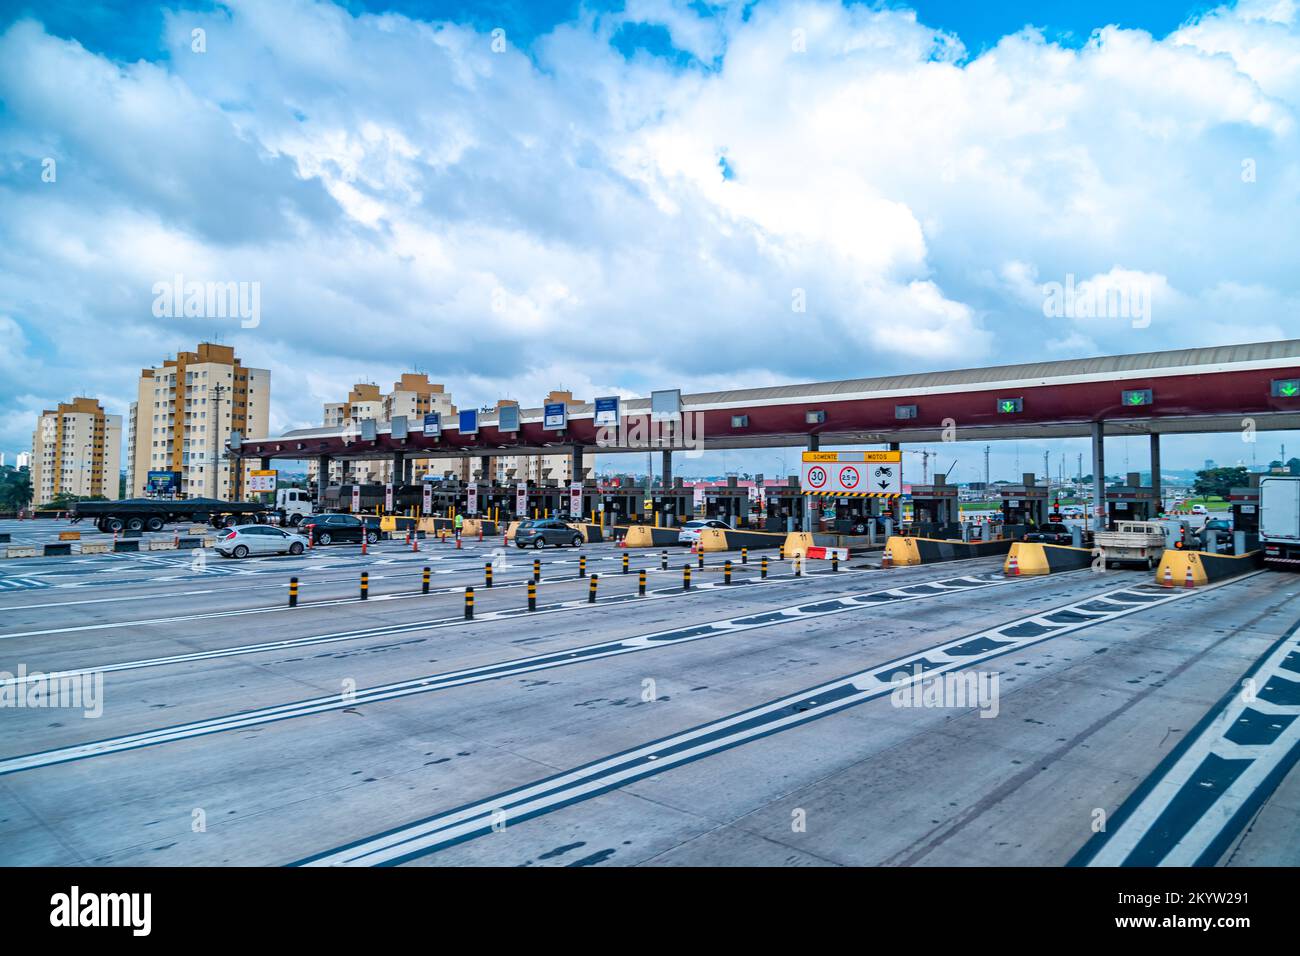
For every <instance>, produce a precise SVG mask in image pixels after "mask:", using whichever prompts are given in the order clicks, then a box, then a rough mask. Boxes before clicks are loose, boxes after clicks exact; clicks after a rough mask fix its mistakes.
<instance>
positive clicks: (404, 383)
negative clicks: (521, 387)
mask: <svg viewBox="0 0 1300 956" xmlns="http://www.w3.org/2000/svg"><path fill="white" fill-rule="evenodd" d="M430 412H438V413H439V414H440V415H441V416H442V420H443V422H444V423H446V422H447V421H449V420H450V419H451V418H452V416H454V415H455V414H456V406H455V405H454V404H453V403H452V400H451V395H450V394H449V393H448V392H447V390H446V389H445V387H444V386H442V385H439V384H437V383H435V382H430V381H429V376H428V375H425V374H423V373H419V372H404V373H402V377H401V379H400V380H398V381H396V382H394V383H393V388H392V391H390V392H387V393H384V392H381V391H380V390H379V386H378V385H375V384H372V383H365V382H360V383H358V384H356V385H354V386H352V390H351V391H350V392H349V393H348V400H347V401H346V402H328V403H326V405H325V414H324V425H325V427H326V428H341V427H343V426H345V425H349V424H350V425H352V426H354V427H355V428H356V429H357V430H358V431H359V430H360V428H361V422H362V421H364V420H365V419H367V418H370V419H374V420H375V422H376V423H378V422H391V421H392V420H393V418H394V417H397V416H402V415H405V416H406V424H407V427H408V428H409V429H410V430H411V433H412V434H418V433H419V432H420V430H421V429H422V428H423V427H424V416H425V415H427V414H429V413H430ZM346 467H347V472H346V476H347V480H348V483H349V484H351V483H354V482H355V483H360V484H367V483H374V482H378V483H385V482H388V481H391V480H393V462H392V459H391V458H383V459H376V460H373V461H363V460H357V461H349V462H347V465H346ZM467 467H468V465H467V463H464V462H457V463H455V464H452V463H449V462H448V461H445V460H442V461H440V460H437V459H415V462H414V469H415V471H414V474H415V476H416V478H417V479H418V478H419V477H420V476H421V475H423V474H424V473H425V472H435V473H437V474H442V472H443V471H444V470H447V469H450V470H452V471H455V472H456V473H457V474H460V473H461V472H462V471H464V470H465V469H466V468H467ZM316 471H317V465H316V463H315V462H314V461H310V462H308V465H307V473H308V476H309V477H310V478H311V479H312V480H313V481H314V480H315V478H316ZM343 480H344V462H342V461H332V462H331V463H330V474H329V482H330V484H342V483H343ZM398 480H399V481H400V476H399V478H398Z"/></svg>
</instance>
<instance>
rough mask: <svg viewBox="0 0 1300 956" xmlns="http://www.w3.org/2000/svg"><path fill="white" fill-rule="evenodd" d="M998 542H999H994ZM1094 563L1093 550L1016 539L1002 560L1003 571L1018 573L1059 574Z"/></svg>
mask: <svg viewBox="0 0 1300 956" xmlns="http://www.w3.org/2000/svg"><path fill="white" fill-rule="evenodd" d="M992 543H993V544H997V542H992ZM1090 564H1092V551H1091V550H1090V549H1088V548H1073V547H1070V546H1069V545H1064V544H1035V543H1031V542H1026V541H1015V542H1013V543H1012V545H1011V548H1010V549H1009V550H1008V551H1007V558H1006V560H1005V561H1003V562H1002V570H1003V573H1006V574H1017V575H1038V574H1059V573H1060V572H1062V571H1078V570H1079V569H1080V568H1086V567H1088V566H1089V565H1090Z"/></svg>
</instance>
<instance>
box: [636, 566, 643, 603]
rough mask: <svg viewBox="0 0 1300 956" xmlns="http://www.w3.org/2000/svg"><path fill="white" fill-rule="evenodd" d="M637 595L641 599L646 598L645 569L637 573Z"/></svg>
mask: <svg viewBox="0 0 1300 956" xmlns="http://www.w3.org/2000/svg"><path fill="white" fill-rule="evenodd" d="M636 593H637V595H638V596H639V597H645V568H642V569H641V570H640V571H638V572H637V573H636Z"/></svg>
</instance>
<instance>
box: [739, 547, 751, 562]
mask: <svg viewBox="0 0 1300 956" xmlns="http://www.w3.org/2000/svg"><path fill="white" fill-rule="evenodd" d="M740 563H741V564H749V548H741V549H740Z"/></svg>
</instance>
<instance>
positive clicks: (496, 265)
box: [0, 0, 1300, 447]
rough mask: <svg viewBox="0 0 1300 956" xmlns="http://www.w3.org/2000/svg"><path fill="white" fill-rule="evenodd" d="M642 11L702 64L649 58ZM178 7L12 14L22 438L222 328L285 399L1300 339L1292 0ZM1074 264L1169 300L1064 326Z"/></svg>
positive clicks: (1298, 49)
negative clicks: (73, 23) (62, 24)
mask: <svg viewBox="0 0 1300 956" xmlns="http://www.w3.org/2000/svg"><path fill="white" fill-rule="evenodd" d="M624 23H652V24H653V23H658V24H661V25H663V26H664V27H665V28H666V29H667V30H668V32H669V34H670V36H671V39H672V42H673V44H674V46H676V47H677V48H678V49H680V50H686V51H688V52H690V53H691V54H693V55H694V56H695V57H696V58H697V59H698V60H699V61H701V62H702V63H704V64H705V65H706V66H705V67H700V66H698V65H697V66H693V67H691V68H687V69H682V68H681V67H680V66H678V65H677V64H676V63H675V62H670V61H669V60H666V59H656V58H655V57H653V56H651V55H639V56H636V57H634V58H632V59H631V60H628V59H625V58H624V57H623V56H622V55H621V54H620V53H618V52H617V51H616V50H614V49H613V48H612V47H611V46H610V43H609V41H610V39H611V37H612V36H613V35H614V33H615V31H617V30H618V29H619V27H620V26H621V25H622V24H624ZM195 26H202V27H203V28H204V29H206V31H207V52H206V53H203V54H195V53H192V52H191V51H190V49H189V39H190V30H191V29H192V28H194V27H195ZM796 31H798V33H797V34H796ZM167 36H168V42H169V46H170V57H169V58H168V59H167V60H164V61H161V62H159V63H147V62H138V63H131V64H120V63H115V62H111V61H109V60H106V59H104V58H102V57H99V56H96V55H94V54H92V53H89V52H88V51H86V50H85V49H83V48H82V47H81V46H79V45H78V44H76V43H75V42H71V41H66V40H62V39H58V38H55V37H51V36H49V35H47V34H46V33H45V32H44V31H43V29H42V28H41V27H40V26H39V24H37V23H35V22H33V21H21V22H19V23H17V24H16V25H14V26H13V27H11V28H10V29H9V30H8V32H7V33H5V34H4V35H3V36H0V99H2V100H3V101H4V102H5V104H6V114H5V116H4V117H3V118H0V169H3V170H5V173H4V175H3V178H0V203H3V204H4V206H5V209H6V216H5V217H4V220H3V222H0V240H3V242H2V243H0V313H3V314H5V315H8V316H10V317H12V321H13V323H14V324H15V326H16V328H17V335H18V336H19V337H20V340H21V342H22V349H23V355H24V359H23V362H22V366H23V368H22V370H20V371H19V372H18V373H15V374H14V375H12V376H10V378H9V380H8V381H7V382H5V383H4V384H3V385H0V405H3V407H4V410H5V413H6V415H5V417H4V418H3V419H0V421H3V422H4V423H5V424H4V425H3V426H0V427H3V429H4V430H3V431H2V432H0V447H3V446H4V445H9V446H17V445H19V444H24V443H25V441H26V437H25V435H26V433H29V432H30V428H31V424H30V423H25V422H23V421H21V420H20V419H21V418H22V415H16V414H14V412H13V410H14V409H16V408H18V407H19V406H20V402H22V403H24V404H23V407H24V409H25V407H26V403H27V400H26V399H20V396H22V395H26V396H32V395H37V394H39V396H40V401H39V402H38V404H40V403H44V404H49V403H51V402H54V401H58V400H65V399H66V398H68V397H70V395H71V394H72V392H73V391H76V390H79V384H85V386H86V387H87V388H91V389H97V390H98V391H96V392H95V394H98V395H100V396H102V397H103V398H104V399H105V400H106V401H107V402H108V403H109V405H110V410H111V411H117V412H125V406H126V403H127V402H128V401H130V399H131V397H132V395H131V393H132V390H133V387H134V381H135V374H136V372H137V369H138V367H139V366H144V365H150V364H155V363H157V362H159V361H160V360H161V359H162V358H163V357H164V356H165V355H167V354H169V353H170V352H174V351H176V350H178V349H182V348H192V347H193V345H194V343H195V342H196V341H197V340H198V339H200V338H203V337H207V336H208V335H211V334H214V333H216V334H221V335H223V336H224V340H225V341H226V342H227V343H229V344H233V345H235V346H236V348H237V350H238V352H239V354H240V355H241V357H242V358H243V359H244V360H245V361H246V362H247V363H249V364H252V365H260V366H265V367H269V368H271V369H272V370H273V410H274V419H273V424H274V425H275V426H276V427H287V426H291V425H296V424H303V423H307V422H313V421H317V420H318V419H319V416H320V404H321V403H322V402H323V401H328V400H331V399H338V398H340V397H342V395H343V394H344V392H345V390H346V388H347V386H348V385H349V384H350V383H351V381H353V380H354V379H355V378H357V377H358V376H361V377H365V378H370V379H373V380H376V381H379V382H381V383H387V382H390V381H392V380H394V379H395V378H396V376H397V374H399V373H400V372H401V371H402V370H403V369H408V368H410V367H412V366H419V367H421V368H422V369H425V370H427V371H429V372H430V373H431V374H432V375H433V376H434V378H435V379H440V380H444V381H445V382H446V383H447V384H448V386H449V388H450V389H451V391H452V392H453V394H454V396H455V397H456V399H457V401H458V402H461V403H463V404H466V405H469V404H480V403H486V402H491V401H493V400H494V399H495V398H497V397H500V396H503V395H509V396H512V397H515V398H517V399H519V400H521V401H523V402H525V403H526V404H532V403H535V402H537V401H538V400H539V399H540V398H541V396H542V395H543V394H544V392H545V391H546V390H547V389H549V388H551V387H555V386H557V385H559V383H560V382H564V383H565V385H566V386H571V387H573V388H574V390H575V392H577V393H579V394H582V395H584V397H591V395H592V394H595V393H596V392H600V393H602V394H605V393H619V392H621V393H623V394H628V393H630V392H640V393H642V394H644V393H645V392H646V391H648V390H649V389H650V388H653V387H672V386H681V387H684V388H687V389H693V388H713V387H725V386H738V385H757V384H767V383H771V382H780V381H794V380H806V379H827V378H833V377H838V376H854V375H864V374H872V373H883V372H890V371H897V370H925V369H929V368H934V367H940V366H948V367H952V366H969V365H978V364H981V363H986V362H990V361H994V362H998V363H1004V362H1010V361H1017V360H1032V359H1035V358H1039V357H1041V356H1042V355H1043V354H1044V352H1047V353H1049V354H1052V355H1053V356H1059V355H1069V354H1081V353H1085V352H1086V353H1089V354H1095V353H1097V352H1107V351H1147V350H1151V349H1158V348H1169V347H1175V346H1181V345H1185V344H1196V343H1198V342H1221V341H1231V340H1251V339H1260V338H1273V337H1284V336H1287V335H1295V334H1297V328H1296V321H1295V319H1294V316H1295V314H1296V310H1295V304H1296V301H1297V298H1300V289H1297V279H1296V273H1295V269H1294V249H1295V248H1296V246H1297V239H1300V236H1298V235H1297V224H1296V221H1295V217H1294V215H1293V210H1294V209H1295V208H1296V206H1297V202H1296V201H1297V199H1300V162H1298V161H1297V157H1298V156H1300V151H1298V150H1297V149H1296V146H1297V143H1296V136H1297V132H1296V122H1295V120H1296V110H1297V107H1298V106H1300V24H1298V23H1297V17H1296V11H1295V7H1294V4H1291V3H1287V2H1274V3H1251V4H1247V5H1242V6H1240V7H1237V8H1230V7H1225V8H1219V9H1216V10H1213V11H1211V12H1209V13H1207V14H1205V15H1204V16H1202V17H1200V18H1199V19H1198V20H1197V21H1195V22H1193V23H1189V24H1188V25H1186V26H1185V27H1184V28H1182V29H1181V30H1179V31H1177V32H1176V33H1174V34H1173V35H1171V36H1170V37H1168V38H1165V39H1157V38H1153V37H1151V36H1149V35H1148V34H1146V33H1143V32H1141V31H1130V30H1119V29H1116V28H1106V29H1104V30H1101V31H1099V32H1098V33H1097V34H1096V35H1095V36H1094V37H1093V38H1091V40H1090V41H1089V42H1087V43H1086V44H1084V45H1083V46H1082V47H1080V48H1078V49H1071V48H1064V47H1061V46H1059V45H1057V44H1055V43H1052V42H1049V41H1047V40H1046V39H1044V37H1043V36H1041V35H1040V34H1038V33H1036V32H1034V31H1032V30H1025V31H1022V32H1020V33H1017V34H1015V35H1013V36H1010V37H1006V38H1004V39H1003V40H1002V41H1001V42H1000V43H998V44H997V45H996V46H995V47H994V48H992V49H990V50H988V51H987V52H986V53H984V54H982V55H981V56H979V57H976V58H973V59H968V58H966V53H965V51H964V50H963V49H962V47H961V45H960V43H959V42H958V41H957V40H956V39H955V38H954V37H952V36H949V35H946V34H943V33H941V32H938V31H935V30H934V29H931V28H930V27H928V26H926V25H925V24H924V23H923V22H918V21H917V19H916V17H915V15H914V14H912V13H911V12H910V11H906V10H871V9H867V8H865V7H862V6H857V5H855V6H852V7H849V8H845V7H841V6H839V5H837V4H834V3H825V2H787V3H781V2H776V3H769V4H760V5H758V6H756V7H753V8H752V9H751V11H750V13H749V16H748V17H747V18H742V17H741V16H740V13H739V8H735V7H733V8H728V9H727V10H725V11H724V12H723V13H722V14H721V15H720V16H719V17H715V18H708V17H701V16H700V15H699V14H698V12H697V11H696V9H695V8H694V7H693V6H691V5H687V4H683V3H680V2H669V0H638V2H637V3H634V4H630V5H629V6H628V7H627V9H626V10H624V11H623V12H621V13H619V14H606V15H596V14H592V13H584V14H582V16H581V18H580V19H578V20H576V21H575V22H573V23H571V24H567V25H564V26H562V27H560V28H557V30H556V31H555V32H554V33H553V34H551V35H550V36H548V37H546V38H543V39H541V40H539V41H538V42H537V43H536V44H535V46H534V49H533V51H532V54H531V56H530V55H528V54H526V53H525V52H523V51H520V50H518V49H516V48H515V47H513V46H509V47H508V48H507V50H506V51H505V52H503V53H494V52H493V51H492V48H491V37H490V35H489V34H488V33H486V32H477V31H475V30H473V29H471V28H468V27H464V26H458V25H453V24H429V23H421V22H417V21H412V20H409V19H407V18H404V17H401V16H398V15H393V14H386V15H383V16H369V15H361V16H354V15H352V14H351V13H348V12H347V11H345V10H343V9H341V8H339V7H336V6H333V5H331V4H328V3H314V2H307V0H293V2H288V3H277V4H264V3H254V2H250V0H237V2H231V3H229V4H226V5H225V7H224V8H219V9H217V10H216V11H198V12H195V11H185V10H182V11H178V12H175V13H172V14H170V15H169V18H168V34H167ZM796 36H798V37H799V39H800V41H801V43H802V48H800V46H799V44H797V43H795V42H794V38H795V37H796ZM45 156H52V157H55V158H56V159H57V161H58V164H59V165H58V169H59V176H58V180H57V182H56V183H53V184H47V183H42V182H41V181H40V175H39V174H40V161H41V159H42V157H45ZM1246 159H1249V160H1251V161H1252V162H1253V163H1254V168H1255V169H1256V170H1257V172H1258V175H1257V176H1256V178H1255V179H1254V181H1246V180H1244V179H1243V176H1242V168H1243V166H1242V163H1243V160H1246ZM724 164H725V168H726V169H727V170H729V175H724ZM176 272H181V273H184V274H185V275H186V276H187V277H192V278H195V279H217V280H244V281H260V282H261V284H262V313H263V318H262V323H261V325H260V326H259V327H258V328H257V329H255V330H246V331H245V330H240V329H238V328H237V327H236V326H235V325H234V324H227V325H222V324H220V322H219V321H210V322H196V321H193V320H190V321H184V320H169V321H166V322H160V321H159V320H156V319H154V318H153V317H152V315H151V314H150V309H149V303H150V299H151V296H150V288H151V286H152V284H153V282H155V281H158V280H159V279H166V278H169V277H170V276H171V275H172V274H174V273H176ZM1067 274H1073V275H1075V276H1081V277H1082V276H1086V277H1092V278H1093V279H1094V280H1096V279H1098V278H1099V277H1100V278H1101V279H1103V280H1104V279H1105V277H1111V279H1113V280H1115V281H1118V279H1117V277H1125V276H1127V277H1133V276H1139V277H1143V278H1144V281H1150V282H1151V283H1152V284H1153V311H1152V323H1151V325H1150V327H1148V328H1144V329H1134V328H1132V327H1130V326H1128V325H1126V324H1125V323H1122V322H1115V323H1111V324H1107V323H1101V322H1087V321H1072V322H1068V323H1064V324H1062V325H1059V326H1052V325H1050V324H1045V320H1044V318H1043V315H1042V311H1041V304H1042V297H1041V292H1038V291H1035V290H1036V289H1037V287H1038V286H1040V285H1041V284H1042V283H1043V282H1045V281H1052V280H1061V279H1063V277H1064V276H1065V275H1067ZM796 289H798V290H803V294H804V295H805V297H806V301H807V311H806V312H802V313H797V312H793V311H792V310H791V301H792V293H793V291H794V290H796ZM494 304H495V305H496V308H495V309H494ZM0 334H3V335H6V336H8V335H10V334H11V333H8V332H4V331H3V329H0ZM6 341H8V339H6ZM23 414H26V411H24V412H23Z"/></svg>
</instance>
